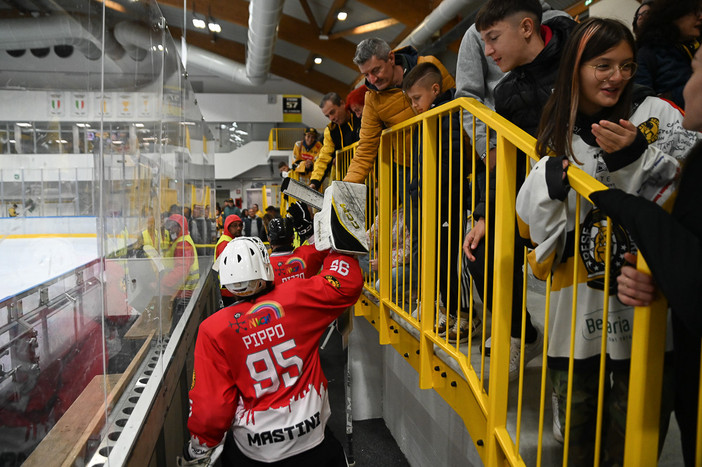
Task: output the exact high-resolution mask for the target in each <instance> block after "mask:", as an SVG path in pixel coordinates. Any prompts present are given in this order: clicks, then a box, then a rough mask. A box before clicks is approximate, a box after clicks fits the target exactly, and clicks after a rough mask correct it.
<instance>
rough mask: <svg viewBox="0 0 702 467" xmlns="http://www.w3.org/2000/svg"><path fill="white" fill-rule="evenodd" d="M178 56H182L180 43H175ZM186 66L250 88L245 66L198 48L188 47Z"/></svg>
mask: <svg viewBox="0 0 702 467" xmlns="http://www.w3.org/2000/svg"><path fill="white" fill-rule="evenodd" d="M175 45H176V48H177V49H178V53H179V54H180V56H181V57H182V56H183V51H182V50H181V45H180V43H178V42H176V44H175ZM187 56H188V66H190V65H193V66H195V67H197V68H199V69H201V70H203V71H206V72H208V73H211V74H213V75H216V76H219V77H221V78H224V79H227V80H230V81H233V82H235V83H237V84H240V85H243V86H251V82H250V81H249V79H248V78H247V76H246V65H244V64H242V63H239V62H235V61H234V60H230V59H228V58H225V57H223V56H221V55H217V54H215V53H212V52H208V51H207V50H204V49H201V48H199V47H194V46H192V45H188V50H187Z"/></svg>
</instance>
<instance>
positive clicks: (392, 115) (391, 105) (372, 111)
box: [344, 46, 456, 183]
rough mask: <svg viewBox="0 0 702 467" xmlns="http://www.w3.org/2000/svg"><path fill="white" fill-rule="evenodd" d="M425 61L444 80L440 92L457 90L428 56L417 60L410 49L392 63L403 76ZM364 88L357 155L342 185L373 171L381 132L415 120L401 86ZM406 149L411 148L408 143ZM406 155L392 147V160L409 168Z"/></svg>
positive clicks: (451, 79)
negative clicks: (439, 72)
mask: <svg viewBox="0 0 702 467" xmlns="http://www.w3.org/2000/svg"><path fill="white" fill-rule="evenodd" d="M413 61H415V63H414V64H413V63H412V62H413ZM424 62H430V63H433V64H434V65H436V67H437V68H438V69H439V71H441V76H442V78H443V79H442V82H441V89H442V91H445V90H448V89H451V88H455V87H456V82H455V81H454V79H453V76H451V74H450V73H449V72H448V70H447V69H446V67H444V65H442V64H441V62H440V61H439V60H438V59H437V58H436V57H434V56H431V55H427V56H422V57H417V51H416V50H414V48H413V47H409V46H408V47H405V48H403V49H400V50H398V51H396V52H395V63H396V64H397V65H403V66H405V74H407V73H408V72H409V71H410V70H411V69H412V68H414V66H416V64H418V63H424ZM366 86H367V87H368V92H366V104H365V107H364V108H363V118H362V120H361V133H360V140H359V142H358V147H357V148H356V154H355V155H354V156H353V159H352V160H351V165H349V168H348V172H347V173H346V177H344V181H345V182H353V183H363V182H364V181H365V179H366V176H367V175H368V174H369V173H370V171H371V169H372V168H373V165H374V164H375V159H376V157H378V147H379V145H380V134H381V133H382V132H383V130H384V129H385V128H390V127H391V126H393V125H397V124H398V123H401V122H403V121H405V120H407V119H408V118H411V117H414V111H413V110H412V106H411V105H410V101H409V100H408V99H407V97H406V96H405V94H404V93H403V92H402V88H401V87H396V86H391V87H388V88H386V89H383V90H382V91H378V90H376V89H375V87H374V86H373V85H372V84H370V83H369V82H367V81H366ZM408 138H409V134H408ZM405 147H406V148H411V147H412V143H411V141H409V140H408V141H407V144H406V145H405ZM409 156H410V153H409V151H408V152H407V153H406V154H402V155H401V156H400V154H399V150H398V148H395V154H394V160H395V161H396V162H398V163H400V164H402V165H408V164H409V160H410V159H409Z"/></svg>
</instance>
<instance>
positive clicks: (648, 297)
mask: <svg viewBox="0 0 702 467" xmlns="http://www.w3.org/2000/svg"><path fill="white" fill-rule="evenodd" d="M624 260H626V262H628V263H629V264H631V265H632V266H624V267H622V272H621V274H620V275H619V276H618V277H617V298H619V301H620V302H622V303H623V304H625V305H629V306H649V305H650V304H651V302H653V300H655V298H656V284H655V283H654V282H653V277H651V276H649V275H648V274H645V273H643V272H641V271H639V270H637V269H636V266H635V265H636V255H632V254H631V253H624Z"/></svg>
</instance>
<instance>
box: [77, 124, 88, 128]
mask: <svg viewBox="0 0 702 467" xmlns="http://www.w3.org/2000/svg"><path fill="white" fill-rule="evenodd" d="M76 126H77V127H78V128H90V123H76Z"/></svg>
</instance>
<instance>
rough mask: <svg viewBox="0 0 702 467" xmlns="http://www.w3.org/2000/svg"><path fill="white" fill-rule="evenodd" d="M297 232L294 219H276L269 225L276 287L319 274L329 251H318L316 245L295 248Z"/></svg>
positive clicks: (269, 239) (269, 240)
mask: <svg viewBox="0 0 702 467" xmlns="http://www.w3.org/2000/svg"><path fill="white" fill-rule="evenodd" d="M294 238H295V232H294V231H293V220H292V218H281V217H276V218H274V219H271V222H270V223H269V224H268V242H269V243H270V245H271V249H272V250H273V251H272V252H271V265H272V266H273V274H274V279H273V280H274V282H275V284H276V285H278V284H282V283H283V282H287V281H289V280H291V279H296V278H300V277H302V278H307V277H312V276H314V275H315V274H317V273H318V272H319V268H320V267H322V263H323V262H324V258H325V257H326V256H327V253H328V251H326V250H325V251H317V248H315V246H314V245H300V246H299V247H297V248H294V247H293V240H294Z"/></svg>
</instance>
